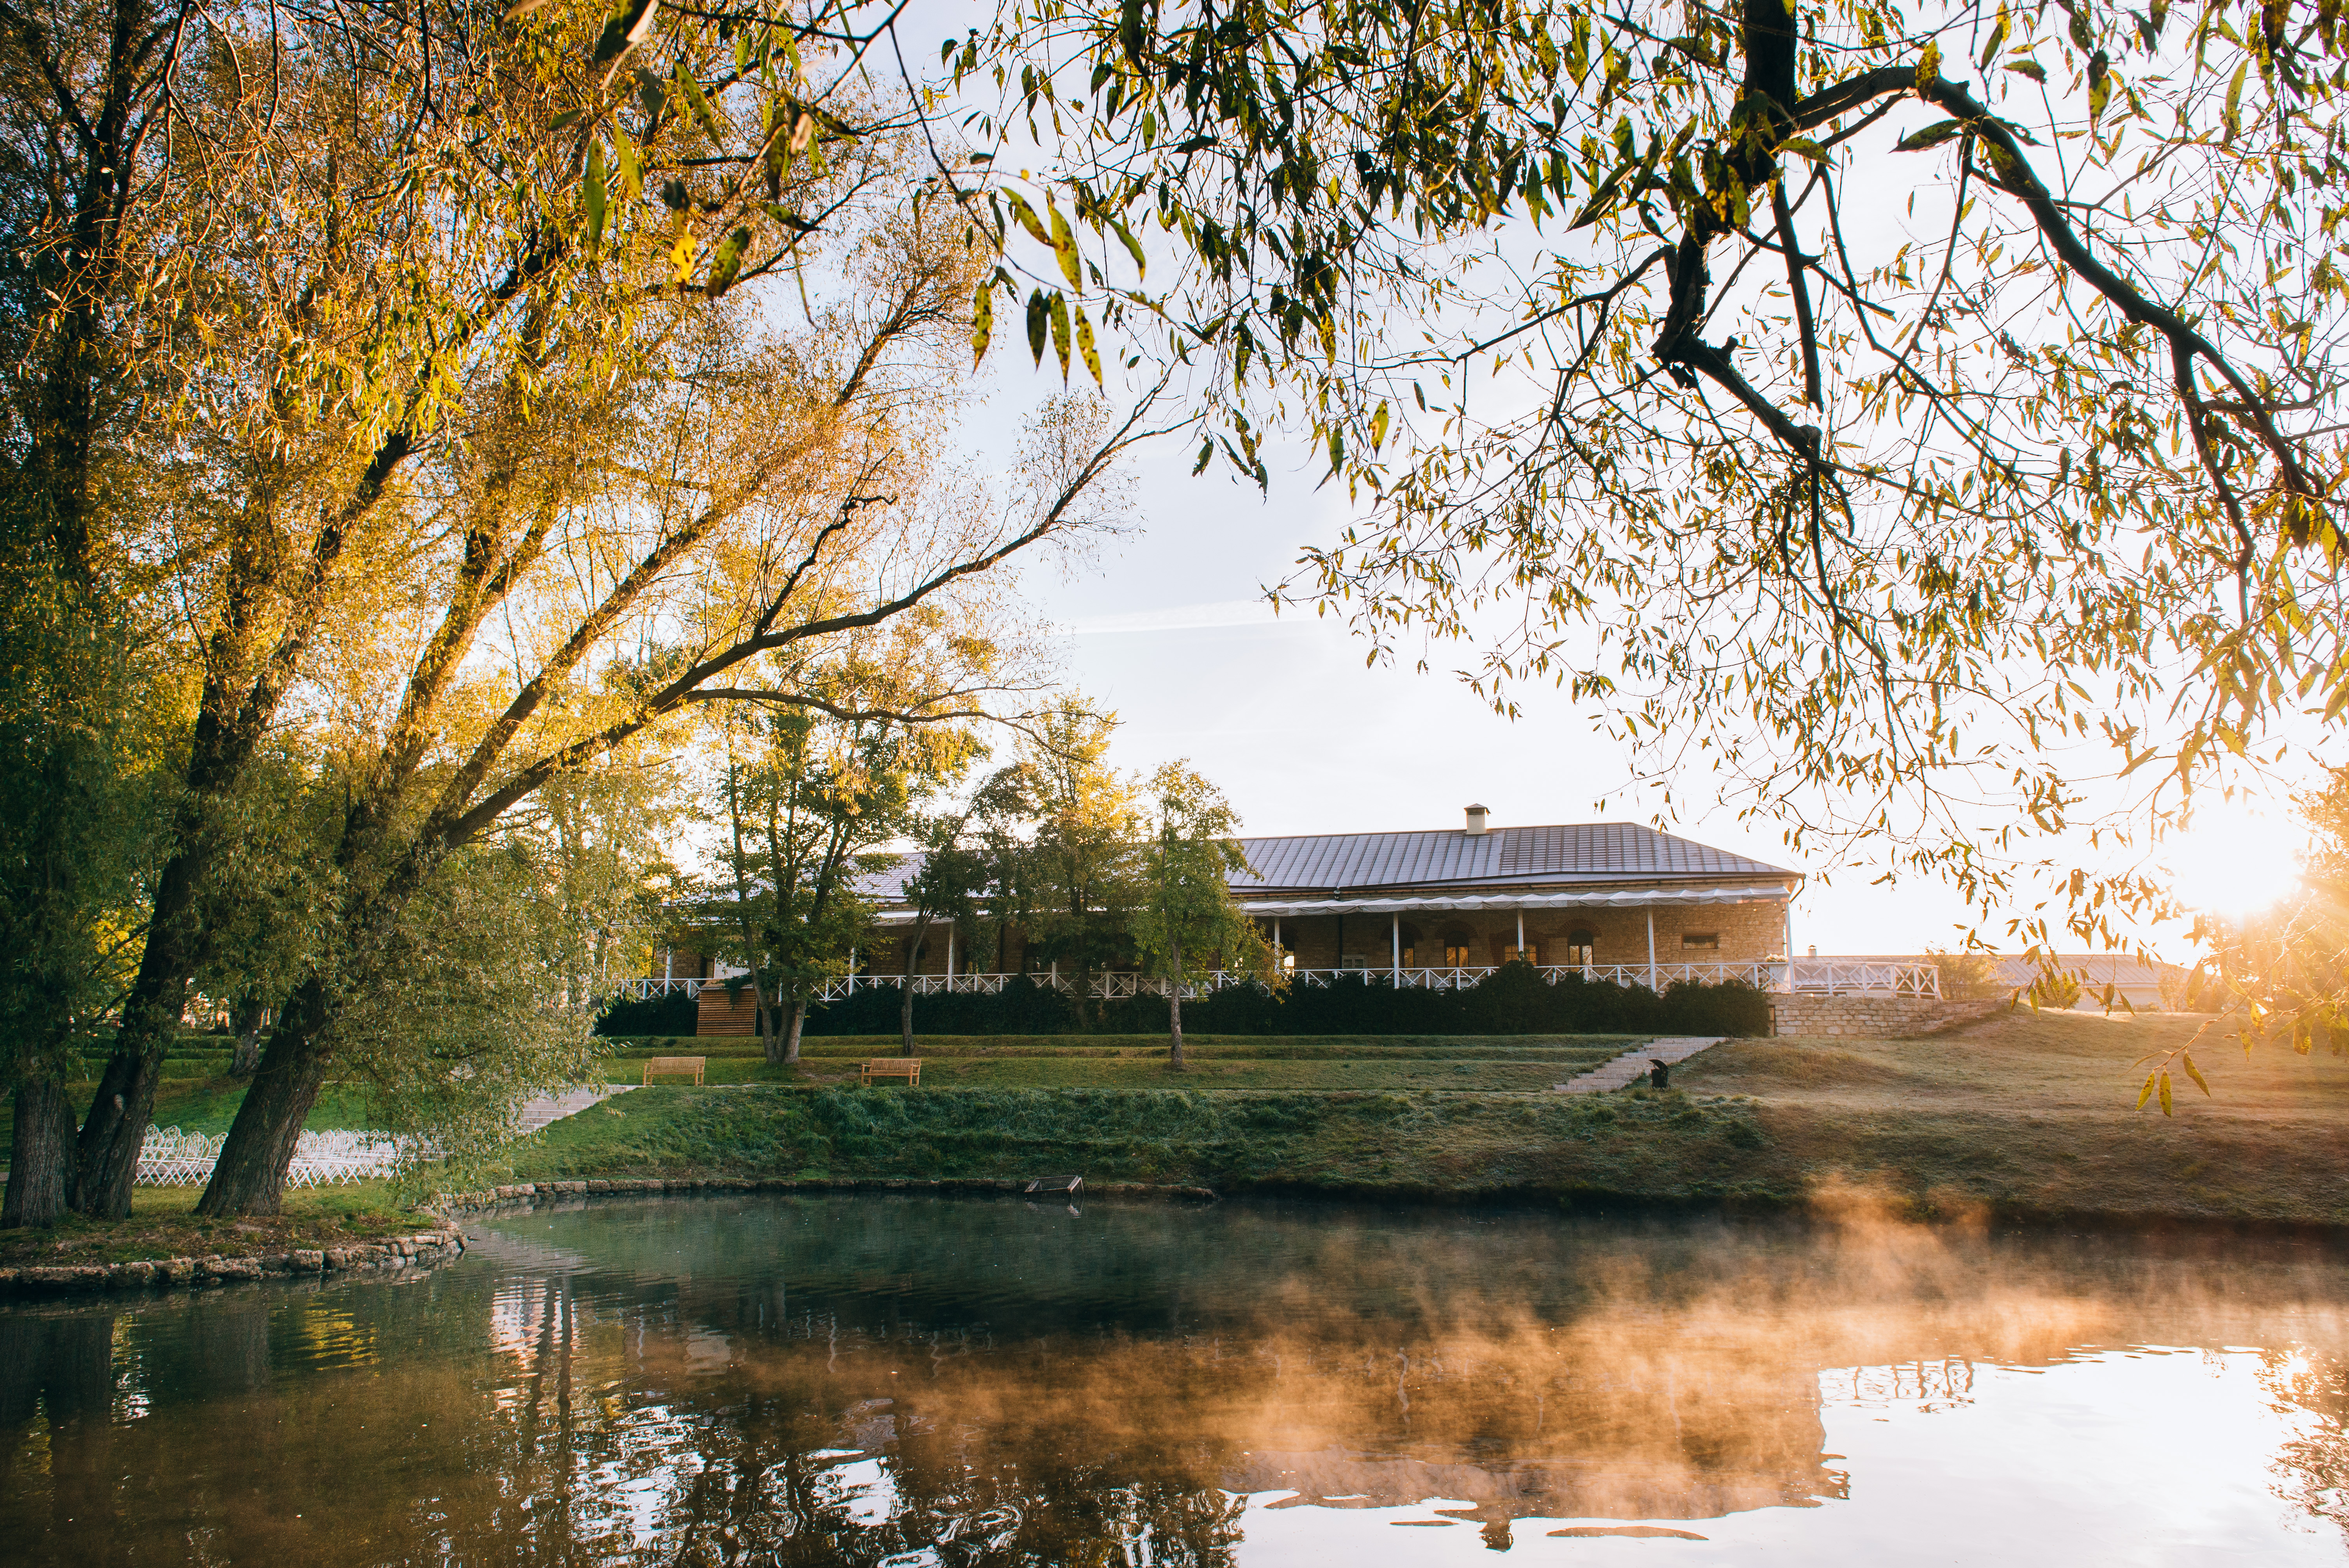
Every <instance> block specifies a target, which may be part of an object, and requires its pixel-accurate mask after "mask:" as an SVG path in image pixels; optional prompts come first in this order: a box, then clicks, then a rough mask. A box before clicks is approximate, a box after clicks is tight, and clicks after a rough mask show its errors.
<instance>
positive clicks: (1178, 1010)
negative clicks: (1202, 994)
mask: <svg viewBox="0 0 2349 1568" xmlns="http://www.w3.org/2000/svg"><path fill="white" fill-rule="evenodd" d="M1166 1070H1167V1071H1168V1072H1173V1073H1186V1072H1189V1071H1190V1070H1191V1069H1190V1068H1187V1067H1185V1066H1184V1065H1183V944H1181V943H1180V942H1177V943H1175V944H1174V978H1173V979H1171V980H1169V981H1167V982H1166Z"/></svg>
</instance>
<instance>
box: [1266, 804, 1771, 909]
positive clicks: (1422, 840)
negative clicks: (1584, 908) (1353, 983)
mask: <svg viewBox="0 0 2349 1568" xmlns="http://www.w3.org/2000/svg"><path fill="white" fill-rule="evenodd" d="M1240 844H1241V846H1242V847H1243V848H1244V849H1246V850H1247V857H1248V863H1249V865H1251V866H1252V867H1254V868H1255V873H1256V874H1255V875H1253V876H1245V875H1244V876H1236V877H1234V878H1233V879H1232V891H1233V892H1237V893H1239V894H1241V895H1242V896H1244V897H1245V896H1249V895H1263V894H1277V893H1285V892H1336V891H1338V890H1340V889H1346V890H1349V891H1353V890H1366V889H1371V888H1400V887H1412V888H1422V887H1431V886H1444V887H1521V886H1526V885H1533V884H1540V885H1547V886H1574V885H1580V884H1585V883H1590V882H1682V881H1689V880H1693V879H1699V878H1703V879H1716V878H1721V877H1741V878H1743V877H1751V878H1764V877H1766V878H1771V879H1773V880H1776V881H1780V882H1784V881H1786V880H1788V879H1791V878H1794V877H1797V876H1799V875H1800V874H1801V873H1800V872H1792V871H1788V870H1787V869H1786V868H1785V867H1784V866H1774V865H1768V864H1765V863H1764V862H1763V861H1754V860H1748V859H1746V858H1745V857H1744V855H1733V854H1731V853H1730V852H1729V851H1726V850H1716V849H1714V848H1713V846H1712V845H1710V844H1700V843H1698V842H1697V841H1694V840H1693V839H1683V838H1679V837H1676V836H1674V835H1673V834H1671V833H1660V832H1658V831H1656V830H1654V829H1653V828H1642V827H1639V826H1637V825H1635V824H1633V823H1630V822H1561V823H1555V824H1552V825H1550V826H1547V827H1539V828H1488V829H1486V830H1485V831H1484V832H1481V833H1467V832H1463V831H1462V830H1460V829H1458V828H1440V829H1429V830H1423V831H1420V832H1407V833H1306V834H1299V835H1296V836H1293V837H1288V838H1278V839H1242V840H1241V841H1240Z"/></svg>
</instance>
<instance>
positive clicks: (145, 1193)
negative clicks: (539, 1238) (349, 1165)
mask: <svg viewBox="0 0 2349 1568" xmlns="http://www.w3.org/2000/svg"><path fill="white" fill-rule="evenodd" d="M201 1192H202V1188H199V1187H141V1188H139V1189H138V1190H137V1191H135V1192H133V1193H132V1194H131V1200H130V1218H129V1220H127V1221H125V1222H122V1223H120V1224H114V1223H111V1222H98V1221H91V1220H84V1219H80V1218H78V1217H76V1216H71V1215H68V1216H67V1218H66V1219H65V1220H64V1221H63V1222H61V1223H59V1224H57V1225H56V1226H54V1227H51V1228H49V1229H47V1230H28V1229H26V1228H24V1227H21V1226H12V1227H9V1228H6V1229H0V1267H5V1268H16V1267H22V1266H27V1265H33V1264H127V1263H139V1262H141V1261H144V1260H146V1259H150V1258H181V1257H204V1256H207V1255H209V1254H211V1253H222V1254H223V1255H226V1256H232V1257H233V1256H243V1255H244V1254H246V1253H273V1252H287V1251H290V1250H292V1249H295V1248H297V1247H303V1248H325V1247H338V1246H343V1245H346V1244H347V1243H352V1242H364V1241H371V1240H374V1239H376V1238H378V1237H380V1236H386V1235H406V1234H408V1233H411V1232H413V1231H415V1230H416V1229H417V1227H418V1226H419V1224H421V1223H422V1221H421V1220H419V1217H418V1216H417V1215H416V1214H414V1213H411V1212H403V1211H402V1209H401V1208H400V1206H399V1204H398V1202H397V1201H396V1200H395V1199H394V1197H393V1195H392V1192H391V1190H390V1188H389V1187H388V1185H387V1184H385V1183H384V1182H381V1181H355V1182H351V1183H349V1184H347V1185H345V1186H339V1187H297V1188H295V1190H294V1191H291V1192H288V1193H286V1194H285V1212H284V1213H283V1214H280V1215H278V1216H276V1217H275V1218H274V1219H267V1220H205V1219H198V1218H197V1217H196V1214H195V1212H194V1211H195V1206H196V1198H197V1196H198V1195H199V1194H200V1193H201Z"/></svg>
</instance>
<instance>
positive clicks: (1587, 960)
mask: <svg viewBox="0 0 2349 1568" xmlns="http://www.w3.org/2000/svg"><path fill="white" fill-rule="evenodd" d="M1598 961H1599V938H1598V937H1597V936H1596V935H1594V934H1592V933H1590V932H1588V931H1572V932H1568V934H1567V937H1566V962H1567V966H1568V968H1572V969H1588V968H1589V967H1590V966H1591V965H1593V964H1596V963H1597V962H1598Z"/></svg>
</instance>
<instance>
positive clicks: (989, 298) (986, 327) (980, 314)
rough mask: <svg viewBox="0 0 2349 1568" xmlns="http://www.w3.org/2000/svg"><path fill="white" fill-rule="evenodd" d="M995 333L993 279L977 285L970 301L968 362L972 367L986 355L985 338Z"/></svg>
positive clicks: (976, 365)
mask: <svg viewBox="0 0 2349 1568" xmlns="http://www.w3.org/2000/svg"><path fill="white" fill-rule="evenodd" d="M994 334H995V280H994V279H993V278H989V279H988V281H987V282H985V283H983V284H979V285H978V297H977V298H975V299H973V300H972V301H971V302H970V363H971V366H972V367H973V368H974V369H976V368H977V367H978V362H979V361H980V360H982V359H985V358H986V357H987V340H988V338H989V337H991V336H993V335H994Z"/></svg>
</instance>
